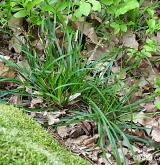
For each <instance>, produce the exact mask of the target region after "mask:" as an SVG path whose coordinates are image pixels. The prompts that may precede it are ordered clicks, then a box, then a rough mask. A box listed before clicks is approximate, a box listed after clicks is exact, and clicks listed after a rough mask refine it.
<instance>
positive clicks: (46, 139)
mask: <svg viewBox="0 0 160 165" xmlns="http://www.w3.org/2000/svg"><path fill="white" fill-rule="evenodd" d="M0 164H2V165H9V164H12V165H22V164H23V165H30V164H32V165H43V164H45V165H50V164H52V165H64V164H66V165H89V164H90V163H89V162H88V161H86V160H83V159H82V158H80V157H79V156H76V155H74V154H72V153H71V152H69V151H67V150H65V149H64V148H63V147H62V146H61V145H60V144H58V143H57V141H56V140H54V139H53V138H52V137H51V136H50V135H49V134H48V133H47V131H45V130H43V128H42V127H41V126H40V125H39V124H38V123H36V122H35V121H33V120H32V119H31V118H30V117H29V116H27V115H26V114H24V113H22V112H21V111H20V110H18V109H17V108H15V107H13V106H8V105H3V104H0Z"/></svg>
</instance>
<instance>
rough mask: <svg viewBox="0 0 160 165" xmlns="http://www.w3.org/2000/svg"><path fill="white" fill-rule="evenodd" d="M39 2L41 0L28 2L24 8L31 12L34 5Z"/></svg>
mask: <svg viewBox="0 0 160 165" xmlns="http://www.w3.org/2000/svg"><path fill="white" fill-rule="evenodd" d="M41 2H42V0H34V1H33V2H29V3H28V4H27V6H26V7H27V10H31V9H32V8H34V7H35V6H36V5H38V4H39V3H41Z"/></svg>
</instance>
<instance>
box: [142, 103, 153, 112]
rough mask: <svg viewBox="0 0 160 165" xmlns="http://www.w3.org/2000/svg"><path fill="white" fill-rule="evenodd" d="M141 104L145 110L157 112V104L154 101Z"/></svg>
mask: <svg viewBox="0 0 160 165" xmlns="http://www.w3.org/2000/svg"><path fill="white" fill-rule="evenodd" d="M141 106H142V107H143V108H144V109H143V111H145V112H156V108H155V105H154V104H153V103H142V104H141Z"/></svg>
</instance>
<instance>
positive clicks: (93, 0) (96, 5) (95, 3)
mask: <svg viewBox="0 0 160 165" xmlns="http://www.w3.org/2000/svg"><path fill="white" fill-rule="evenodd" d="M88 2H89V3H91V4H92V10H93V11H99V12H100V11H101V4H100V2H98V1H96V0H88Z"/></svg>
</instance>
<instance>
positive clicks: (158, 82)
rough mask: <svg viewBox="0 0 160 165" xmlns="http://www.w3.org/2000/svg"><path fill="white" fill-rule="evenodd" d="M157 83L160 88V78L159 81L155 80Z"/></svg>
mask: <svg viewBox="0 0 160 165" xmlns="http://www.w3.org/2000/svg"><path fill="white" fill-rule="evenodd" d="M155 83H156V85H157V86H158V87H159V88H160V78H157V79H156V80H155Z"/></svg>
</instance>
